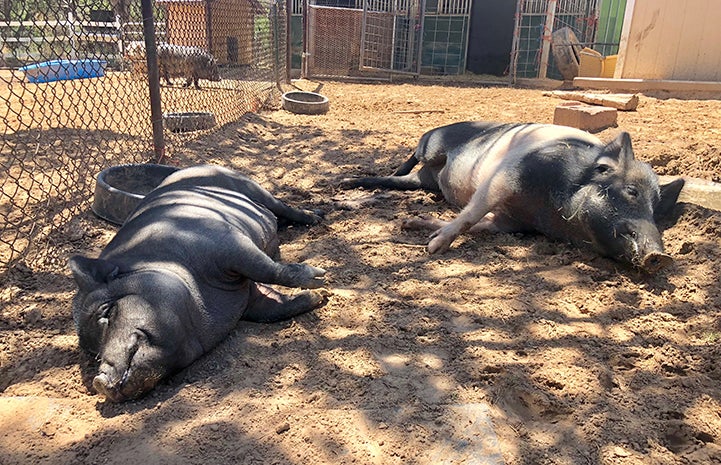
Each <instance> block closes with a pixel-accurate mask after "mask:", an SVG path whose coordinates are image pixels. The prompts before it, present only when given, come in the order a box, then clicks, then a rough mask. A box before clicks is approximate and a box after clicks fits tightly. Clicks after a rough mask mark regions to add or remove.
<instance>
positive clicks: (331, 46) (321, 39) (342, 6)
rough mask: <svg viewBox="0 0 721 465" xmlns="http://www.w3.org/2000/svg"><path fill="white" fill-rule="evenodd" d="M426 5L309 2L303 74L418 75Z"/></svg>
mask: <svg viewBox="0 0 721 465" xmlns="http://www.w3.org/2000/svg"><path fill="white" fill-rule="evenodd" d="M425 2H426V0H307V4H305V5H304V7H307V9H306V12H307V13H306V16H305V25H306V26H305V34H304V42H305V46H304V49H305V52H304V55H303V58H304V60H303V66H302V70H303V75H304V76H306V77H311V76H312V77H354V76H355V77H369V76H376V77H381V76H387V75H388V73H400V74H413V75H418V74H419V73H420V69H421V54H422V49H423V47H422V38H423V19H424V8H425Z"/></svg>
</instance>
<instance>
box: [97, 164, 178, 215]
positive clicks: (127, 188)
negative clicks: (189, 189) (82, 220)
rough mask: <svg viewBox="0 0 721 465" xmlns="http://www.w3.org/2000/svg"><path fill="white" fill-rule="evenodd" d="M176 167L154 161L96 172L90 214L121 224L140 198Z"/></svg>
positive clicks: (176, 169)
mask: <svg viewBox="0 0 721 465" xmlns="http://www.w3.org/2000/svg"><path fill="white" fill-rule="evenodd" d="M176 171H178V168H176V167H174V166H167V165H155V164H144V165H143V164H130V165H116V166H111V167H110V168H106V169H104V170H103V171H101V172H100V174H98V177H97V182H96V183H95V198H94V199H93V206H92V210H93V213H95V214H96V215H98V216H99V217H100V218H102V219H104V220H107V221H110V222H111V223H115V224H118V225H122V224H123V223H124V222H125V220H126V219H127V218H128V216H129V215H130V214H131V213H132V212H133V210H135V207H137V206H138V204H139V203H140V201H141V200H143V198H144V197H145V196H146V195H147V194H148V193H149V192H150V191H152V190H153V189H155V188H156V187H158V185H159V184H160V183H161V182H163V180H164V179H165V178H167V177H168V176H169V175H171V174H173V173H174V172H176Z"/></svg>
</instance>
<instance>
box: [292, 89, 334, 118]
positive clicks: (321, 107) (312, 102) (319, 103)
mask: <svg viewBox="0 0 721 465" xmlns="http://www.w3.org/2000/svg"><path fill="white" fill-rule="evenodd" d="M282 100H283V108H284V109H286V110H288V111H290V112H292V113H302V114H305V115H320V114H322V113H325V112H327V111H328V108H330V102H329V101H328V97H326V96H325V95H321V94H317V93H315V92H304V91H295V90H294V91H292V92H286V93H285V94H283V96H282Z"/></svg>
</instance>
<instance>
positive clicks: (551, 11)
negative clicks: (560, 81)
mask: <svg viewBox="0 0 721 465" xmlns="http://www.w3.org/2000/svg"><path fill="white" fill-rule="evenodd" d="M556 1H557V0H549V1H548V10H547V11H546V24H545V25H544V26H543V36H542V37H541V41H542V48H541V67H540V68H539V69H538V77H539V78H540V79H545V78H546V73H547V72H548V54H549V53H550V51H551V34H553V22H554V21H555V20H556Z"/></svg>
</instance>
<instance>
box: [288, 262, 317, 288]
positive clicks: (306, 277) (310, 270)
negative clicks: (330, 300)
mask: <svg viewBox="0 0 721 465" xmlns="http://www.w3.org/2000/svg"><path fill="white" fill-rule="evenodd" d="M287 270H288V273H289V275H290V276H289V277H290V282H291V284H292V285H294V286H297V287H302V288H305V289H317V288H319V287H323V286H324V285H325V280H324V279H323V276H324V275H325V273H326V271H325V270H324V269H323V268H317V267H315V266H310V265H306V264H304V263H293V264H290V265H288V266H287Z"/></svg>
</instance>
